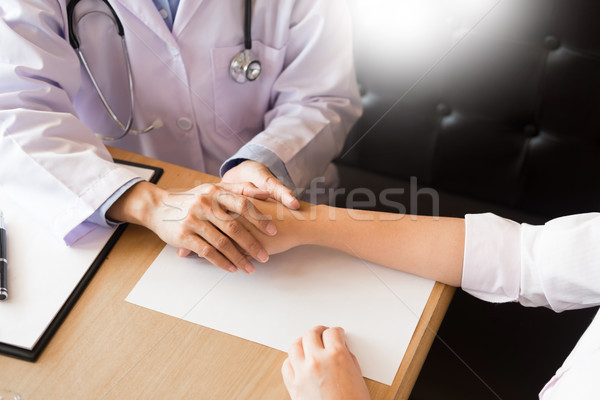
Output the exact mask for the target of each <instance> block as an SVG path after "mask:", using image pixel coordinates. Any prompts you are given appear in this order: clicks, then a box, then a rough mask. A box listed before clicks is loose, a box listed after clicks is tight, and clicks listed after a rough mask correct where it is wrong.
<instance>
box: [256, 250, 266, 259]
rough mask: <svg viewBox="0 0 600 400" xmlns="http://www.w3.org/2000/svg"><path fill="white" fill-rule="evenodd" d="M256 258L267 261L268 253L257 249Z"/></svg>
mask: <svg viewBox="0 0 600 400" xmlns="http://www.w3.org/2000/svg"><path fill="white" fill-rule="evenodd" d="M256 258H257V259H258V261H260V262H267V261H269V254H268V253H267V252H266V251H264V250H261V251H259V252H258V254H257V255H256Z"/></svg>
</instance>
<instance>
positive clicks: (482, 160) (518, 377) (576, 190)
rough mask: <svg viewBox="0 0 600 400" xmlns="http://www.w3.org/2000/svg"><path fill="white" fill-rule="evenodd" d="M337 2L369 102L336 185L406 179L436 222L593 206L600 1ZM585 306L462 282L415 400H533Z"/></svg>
mask: <svg viewBox="0 0 600 400" xmlns="http://www.w3.org/2000/svg"><path fill="white" fill-rule="evenodd" d="M348 3H349V4H350V6H351V11H352V14H353V20H354V28H355V37H354V42H355V59H356V68H357V75H358V81H359V84H360V86H361V91H362V94H363V104H364V108H365V110H364V115H363V117H362V118H361V119H360V120H359V122H358V123H357V125H356V126H355V127H354V129H353V130H352V132H351V133H350V135H349V137H348V140H347V142H346V145H345V148H344V150H343V151H342V154H341V155H340V157H339V159H338V160H337V163H338V165H339V166H340V172H341V183H340V186H341V187H342V188H345V189H346V193H347V192H348V191H349V190H351V189H352V188H356V187H362V186H366V187H368V188H370V189H372V190H374V191H375V192H376V193H377V192H378V191H381V190H383V189H384V188H387V187H403V188H405V189H408V191H410V188H408V187H407V186H408V185H407V184H406V182H407V181H408V179H409V177H413V176H414V177H417V178H418V182H419V184H420V185H425V186H432V187H434V188H435V189H438V191H439V193H440V200H439V201H440V203H439V206H440V207H439V213H440V215H446V216H463V215H464V214H465V213H467V212H484V211H493V212H496V213H497V214H499V215H502V216H505V217H508V218H512V219H515V220H517V221H520V222H532V223H541V222H543V221H545V220H547V219H549V218H552V217H556V216H560V215H566V214H572V213H578V212H586V211H600V184H599V181H598V173H599V172H600V1H598V0H348ZM396 201H399V202H402V203H403V204H405V206H406V209H407V211H411V212H412V211H413V210H412V209H410V207H412V205H410V207H409V204H408V203H410V201H411V197H410V196H409V195H403V196H399V197H398V198H397V200H396ZM425 203H427V202H425ZM338 204H340V202H339V199H338ZM422 205H423V202H420V203H419V204H418V207H417V209H416V210H414V211H415V212H416V213H419V214H428V213H430V212H435V210H432V209H431V208H430V207H429V205H428V204H425V207H422ZM374 208H376V209H385V207H382V206H381V204H377V205H375V207H374ZM595 312H596V310H595V309H588V310H579V311H571V312H569V313H563V314H554V313H552V312H551V311H549V310H546V309H531V308H524V307H519V306H518V305H515V304H504V305H491V304H487V303H483V302H481V301H478V300H476V299H474V298H472V297H470V296H468V295H466V294H464V293H463V292H460V291H458V292H457V295H456V296H455V299H454V300H453V303H452V304H451V306H450V309H449V312H448V314H447V315H446V318H445V320H444V323H443V324H442V326H441V329H440V331H439V336H440V337H442V338H443V341H440V340H437V339H436V340H435V342H434V344H433V346H432V349H431V351H430V353H429V356H428V358H427V361H426V363H425V365H424V368H423V371H422V372H421V374H420V377H419V379H418V381H417V383H416V386H415V388H414V390H413V393H412V396H411V399H413V400H420V399H438V398H443V399H478V400H481V399H497V398H506V399H509V398H510V399H530V398H536V395H537V393H538V392H539V390H540V389H541V388H542V387H543V385H544V384H545V383H546V382H547V381H548V380H549V379H550V377H551V376H552V375H553V374H554V372H555V371H556V369H558V368H559V367H560V365H561V364H562V362H563V360H564V359H565V357H566V356H567V355H568V354H569V353H570V351H571V349H572V348H573V346H574V345H575V343H576V342H577V340H578V338H579V336H580V335H581V334H582V333H583V331H584V330H585V328H586V327H587V325H588V324H589V321H590V320H591V318H592V317H593V315H594V314H595ZM448 349H451V351H449V350H448ZM459 358H460V360H459ZM465 366H468V368H467V367H465ZM450 371H451V372H450Z"/></svg>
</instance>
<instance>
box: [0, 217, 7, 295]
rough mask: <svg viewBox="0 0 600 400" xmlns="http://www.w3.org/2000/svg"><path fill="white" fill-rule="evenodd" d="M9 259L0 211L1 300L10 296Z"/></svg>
mask: <svg viewBox="0 0 600 400" xmlns="http://www.w3.org/2000/svg"><path fill="white" fill-rule="evenodd" d="M7 267H8V261H6V230H5V229H4V214H2V211H0V300H6V298H8V290H7V289H6V270H7Z"/></svg>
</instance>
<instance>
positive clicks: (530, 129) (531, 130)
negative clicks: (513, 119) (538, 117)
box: [523, 124, 538, 137]
mask: <svg viewBox="0 0 600 400" xmlns="http://www.w3.org/2000/svg"><path fill="white" fill-rule="evenodd" d="M523 132H524V133H525V136H527V137H534V136H535V135H537V133H538V129H537V127H536V126H535V125H534V124H527V125H525V127H524V128H523Z"/></svg>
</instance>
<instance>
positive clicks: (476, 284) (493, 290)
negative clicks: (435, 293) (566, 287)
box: [461, 213, 521, 303]
mask: <svg viewBox="0 0 600 400" xmlns="http://www.w3.org/2000/svg"><path fill="white" fill-rule="evenodd" d="M465 226H466V235H465V258H464V265H463V276H462V284H461V286H462V288H463V290H464V291H466V292H467V293H469V294H471V295H473V296H475V297H478V298H480V299H482V300H485V301H489V302H493V303H504V302H509V301H517V300H518V299H519V291H520V286H521V225H519V224H518V223H516V222H514V221H511V220H508V219H505V218H501V217H498V216H497V215H494V214H491V213H486V214H467V215H466V216H465Z"/></svg>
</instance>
